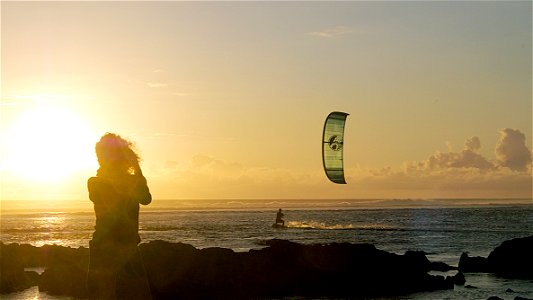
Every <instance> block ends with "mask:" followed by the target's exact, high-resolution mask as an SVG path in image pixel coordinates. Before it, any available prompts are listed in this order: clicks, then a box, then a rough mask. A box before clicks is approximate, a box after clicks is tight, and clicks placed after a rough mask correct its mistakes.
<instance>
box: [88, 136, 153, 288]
mask: <svg viewBox="0 0 533 300" xmlns="http://www.w3.org/2000/svg"><path fill="white" fill-rule="evenodd" d="M132 146H133V145H132V143H131V142H129V141H127V140H125V139H123V138H122V137H120V136H119V135H116V134H113V133H106V134H105V135H104V136H102V137H101V139H100V141H99V142H98V143H96V147H95V150H96V156H97V158H98V163H99V165H100V168H99V169H98V171H97V175H96V177H91V178H89V180H88V181H87V187H88V189H89V199H90V200H91V201H92V202H93V204H94V212H95V214H96V226H95V231H94V233H93V237H92V240H91V241H90V242H89V250H90V262H89V272H88V276H87V289H88V293H89V296H90V297H91V298H92V299H151V294H150V286H149V283H148V280H147V276H146V271H145V269H144V265H143V262H142V259H141V255H140V252H139V249H138V247H137V245H138V244H139V242H140V241H141V239H140V237H139V204H143V205H147V204H149V203H150V202H151V201H152V195H151V194H150V191H149V189H148V185H147V183H146V178H144V176H143V174H142V171H141V168H140V166H139V156H138V155H137V154H136V153H135V152H134V151H133V149H132Z"/></svg>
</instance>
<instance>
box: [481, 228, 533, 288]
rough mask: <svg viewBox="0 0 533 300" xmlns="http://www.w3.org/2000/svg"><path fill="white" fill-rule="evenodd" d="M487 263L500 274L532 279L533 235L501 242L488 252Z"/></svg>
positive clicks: (492, 270)
mask: <svg viewBox="0 0 533 300" xmlns="http://www.w3.org/2000/svg"><path fill="white" fill-rule="evenodd" d="M487 263H488V266H489V269H490V271H491V272H494V273H496V274H498V275H500V276H504V277H511V278H527V279H533V235H532V236H529V237H524V238H516V239H512V240H508V241H505V242H503V243H502V244H501V245H499V246H498V247H496V248H495V249H494V250H493V251H492V252H491V253H490V254H489V256H488V257H487Z"/></svg>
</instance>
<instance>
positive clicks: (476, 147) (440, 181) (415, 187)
mask: <svg viewBox="0 0 533 300" xmlns="http://www.w3.org/2000/svg"><path fill="white" fill-rule="evenodd" d="M509 136H510V134H509V132H507V131H502V139H501V140H500V142H499V144H498V147H502V144H503V145H509V144H512V143H511V142H509ZM511 139H512V138H511ZM513 141H514V140H513ZM519 145H523V143H519ZM515 146H516V145H515ZM498 147H497V149H498ZM515 148H517V147H515ZM515 148H513V149H515ZM518 148H520V147H518ZM480 149H481V141H480V140H479V138H478V137H471V138H469V139H467V140H466V141H465V143H464V148H463V150H460V151H455V152H454V151H452V150H451V149H448V152H445V153H441V152H436V153H435V154H433V155H430V156H429V157H428V158H427V159H423V160H420V161H415V162H409V163H406V164H405V165H404V168H403V169H402V168H393V167H390V166H386V167H383V168H367V169H364V168H360V167H349V166H347V167H346V169H345V175H346V178H347V182H348V184H346V185H335V184H333V183H331V182H329V181H328V180H327V178H326V176H325V175H324V172H323V170H322V169H321V168H319V167H318V168H316V167H315V168H312V169H307V170H291V169H290V168H287V169H281V168H265V167H260V166H246V165H244V164H242V163H241V162H238V161H227V160H223V159H219V158H216V157H213V156H210V155H203V154H202V155H195V156H193V157H192V158H191V159H190V160H189V161H183V162H167V163H165V164H164V166H163V168H162V169H160V172H158V173H152V174H148V175H152V176H153V177H152V178H153V180H151V181H150V182H151V184H153V185H154V187H153V189H154V193H155V194H154V195H156V196H158V197H160V198H170V197H178V198H219V199H220V198H228V199H229V198H271V199H275V198H328V199H335V198H454V197H455V198H457V197H462V198H502V199H505V198H512V197H517V198H531V197H532V175H531V169H529V171H527V170H516V169H511V168H509V167H507V166H503V165H501V164H500V163H499V161H498V160H496V159H489V158H486V157H484V156H483V155H482V154H481V153H480V152H479V151H480ZM513 153H514V152H513ZM528 153H529V155H531V151H530V150H529V149H528ZM511 156H512V155H511ZM506 157H509V155H508V156H506ZM522 162H523V161H522ZM522 166H523V165H522ZM156 175H157V176H156ZM156 177H157V178H156ZM160 191H165V193H168V195H167V194H160Z"/></svg>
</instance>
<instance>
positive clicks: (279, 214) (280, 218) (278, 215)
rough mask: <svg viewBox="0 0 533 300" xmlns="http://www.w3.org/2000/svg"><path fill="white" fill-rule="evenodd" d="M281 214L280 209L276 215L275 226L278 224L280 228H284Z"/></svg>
mask: <svg viewBox="0 0 533 300" xmlns="http://www.w3.org/2000/svg"><path fill="white" fill-rule="evenodd" d="M283 216H284V215H283V213H282V212H281V208H280V209H279V210H278V212H277V213H276V225H278V224H280V225H281V226H285V221H284V220H283Z"/></svg>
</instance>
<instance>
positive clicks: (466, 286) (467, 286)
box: [465, 284, 478, 289]
mask: <svg viewBox="0 0 533 300" xmlns="http://www.w3.org/2000/svg"><path fill="white" fill-rule="evenodd" d="M465 288H467V289H477V288H478V287H477V286H473V285H470V284H467V285H465Z"/></svg>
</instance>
